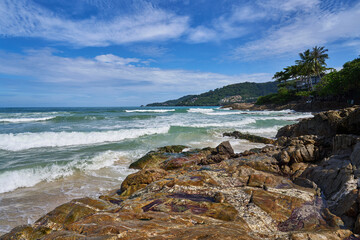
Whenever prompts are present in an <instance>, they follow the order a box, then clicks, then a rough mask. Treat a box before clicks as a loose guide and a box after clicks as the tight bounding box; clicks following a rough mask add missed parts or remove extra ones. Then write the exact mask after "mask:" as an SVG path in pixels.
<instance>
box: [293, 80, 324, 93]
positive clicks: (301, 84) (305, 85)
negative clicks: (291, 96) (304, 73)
mask: <svg viewBox="0 0 360 240" xmlns="http://www.w3.org/2000/svg"><path fill="white" fill-rule="evenodd" d="M320 80H321V78H320V77H319V76H311V77H310V81H308V80H307V79H299V80H297V81H296V90H298V91H303V90H308V89H310V87H311V84H312V86H313V87H314V86H315V85H316V84H318V83H319V82H320ZM310 83H311V84H310Z"/></svg>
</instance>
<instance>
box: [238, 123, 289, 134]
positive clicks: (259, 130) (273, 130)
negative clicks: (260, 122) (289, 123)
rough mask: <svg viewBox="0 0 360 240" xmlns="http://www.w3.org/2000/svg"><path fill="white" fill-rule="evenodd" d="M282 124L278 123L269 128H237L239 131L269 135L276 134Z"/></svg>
mask: <svg viewBox="0 0 360 240" xmlns="http://www.w3.org/2000/svg"><path fill="white" fill-rule="evenodd" d="M281 127H282V126H279V125H276V126H273V127H267V128H240V129H237V131H240V132H242V133H251V134H256V135H260V136H263V135H266V136H269V134H274V136H275V134H276V133H277V131H278V130H279V129H280V128H281Z"/></svg>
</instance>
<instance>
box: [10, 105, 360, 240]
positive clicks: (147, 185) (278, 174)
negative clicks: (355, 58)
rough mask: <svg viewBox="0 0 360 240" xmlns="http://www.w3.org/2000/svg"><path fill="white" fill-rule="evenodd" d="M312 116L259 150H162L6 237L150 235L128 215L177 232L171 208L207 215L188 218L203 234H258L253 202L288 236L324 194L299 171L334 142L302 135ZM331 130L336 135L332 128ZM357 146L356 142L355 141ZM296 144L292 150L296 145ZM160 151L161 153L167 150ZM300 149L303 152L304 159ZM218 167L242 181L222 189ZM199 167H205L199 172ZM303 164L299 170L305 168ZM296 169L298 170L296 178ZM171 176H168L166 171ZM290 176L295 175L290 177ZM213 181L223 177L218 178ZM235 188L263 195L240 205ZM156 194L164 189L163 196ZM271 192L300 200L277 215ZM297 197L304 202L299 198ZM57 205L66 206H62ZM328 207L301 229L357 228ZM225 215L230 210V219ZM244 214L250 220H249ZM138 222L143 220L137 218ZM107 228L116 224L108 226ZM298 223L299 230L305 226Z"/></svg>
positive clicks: (325, 233) (257, 211) (190, 214)
mask: <svg viewBox="0 0 360 240" xmlns="http://www.w3.org/2000/svg"><path fill="white" fill-rule="evenodd" d="M354 109H355V110H354ZM354 109H353V112H354V111H355V112H356V114H357V112H359V111H358V110H356V109H357V108H354ZM349 111H350V110H349ZM333 112H334V111H333ZM351 114H352V113H350V115H351ZM318 115H319V114H318ZM318 115H316V116H315V117H314V118H312V119H317V121H320V120H321V121H325V120H326V118H324V117H323V116H322V115H321V116H320V117H318ZM319 118H320V120H319ZM340 118H341V117H340ZM328 119H330V118H328ZM326 121H327V120H326ZM309 122H311V119H310V120H309V119H305V120H302V121H301V122H300V123H297V124H294V125H290V126H286V127H283V128H282V129H281V130H280V131H279V132H278V136H277V137H278V140H277V141H276V143H275V144H274V146H273V147H271V146H268V147H264V148H261V149H259V150H250V151H246V152H243V153H240V154H235V153H234V152H233V150H232V148H231V146H230V147H229V146H228V145H227V144H226V143H223V144H220V145H219V146H218V147H217V148H215V149H205V150H204V149H203V150H197V151H195V152H189V153H182V152H171V151H170V152H165V156H166V157H167V158H165V161H166V164H165V165H164V163H163V162H164V158H160V159H161V162H159V163H156V164H154V162H153V163H152V165H151V168H147V167H146V168H145V169H143V170H140V171H139V172H137V173H134V174H130V175H129V176H128V177H127V178H126V179H125V181H124V182H125V183H126V184H125V185H126V186H125V185H124V182H123V184H122V186H121V189H120V191H119V189H116V190H117V192H116V190H113V191H112V194H108V195H104V196H101V197H100V198H99V199H90V198H85V199H82V200H81V199H80V200H79V199H78V200H76V199H75V200H72V201H71V202H70V203H66V204H64V205H61V206H59V207H57V208H56V209H55V210H53V211H51V212H50V213H48V214H47V215H45V216H43V217H42V218H40V220H38V221H37V222H36V223H35V224H33V225H32V226H26V227H24V226H23V227H17V228H15V229H13V230H12V232H10V233H8V234H6V235H4V236H3V237H4V239H8V237H14V236H15V237H16V236H17V237H19V236H23V237H25V239H26V237H30V236H31V237H33V236H39V237H43V239H53V238H52V237H55V236H57V237H60V238H61V239H64V238H65V239H66V238H70V237H78V238H77V239H82V238H83V237H86V236H102V237H109V239H110V238H111V237H119V238H120V239H131V236H132V237H145V235H141V236H140V235H136V234H135V233H134V232H132V231H128V230H120V229H123V227H125V228H126V225H127V224H128V223H129V221H132V222H133V223H134V224H135V228H136V229H138V230H142V231H145V234H146V233H147V234H150V233H153V232H156V233H157V234H158V236H159V237H160V236H165V235H166V234H168V235H166V236H172V235H171V234H172V231H174V230H172V229H173V228H174V227H179V226H182V225H181V224H184V223H183V222H178V221H175V222H172V224H173V225H172V226H168V225H169V224H167V223H166V222H163V221H164V219H162V218H164V217H165V218H166V219H167V217H166V216H170V217H171V219H173V218H177V217H181V218H187V219H188V221H189V224H190V222H192V221H203V222H206V223H205V225H206V226H204V228H203V229H201V228H200V229H199V228H198V227H196V224H195V225H193V224H192V225H191V224H190V225H191V228H193V230H194V231H195V232H196V231H197V232H199V234H200V233H201V234H205V232H211V231H213V230H214V226H216V225H218V224H225V225H223V226H224V227H226V228H227V230H228V232H219V231H216V234H218V236H227V237H229V236H232V237H234V236H239V235H237V234H239V231H240V232H242V234H246V235H244V236H248V237H254V236H257V234H265V233H264V232H261V231H260V230H259V229H258V230H256V229H257V228H259V226H261V223H259V224H258V225H259V226H257V225H256V224H255V225H251V221H253V220H255V219H256V217H255V219H251V218H250V219H247V218H246V217H245V216H243V215H242V216H240V215H239V210H240V209H242V210H244V207H245V209H248V210H247V211H248V213H251V212H252V211H253V212H254V213H255V215H256V214H257V215H258V216H257V217H260V216H263V217H264V216H266V219H268V220H269V221H275V222H278V224H277V225H276V224H275V225H274V226H271V227H273V228H274V229H276V233H273V235H271V234H270V235H268V236H269V237H270V238H271V237H275V236H278V237H289V236H290V235H291V236H292V235H294V234H295V235H296V234H298V233H295V232H294V229H293V230H292V228H291V227H290V228H289V227H288V224H290V223H289V222H287V221H290V220H289V219H291V216H292V214H293V213H294V211H295V212H296V211H299V209H302V208H303V207H304V206H307V204H308V202H309V201H310V202H312V201H315V199H319V198H321V197H320V195H318V191H319V189H322V186H321V187H318V186H317V184H318V183H315V185H316V187H314V185H313V184H312V183H314V182H313V181H312V180H309V178H310V177H309V178H307V179H306V180H304V179H299V176H300V175H301V174H302V173H303V172H304V171H305V169H302V168H304V165H305V166H310V165H306V164H307V163H311V164H313V163H314V161H315V162H316V163H317V164H319V163H318V161H320V158H323V157H324V154H325V155H326V154H329V150H324V151H325V152H321V151H323V149H322V150H320V147H321V146H325V143H323V142H321V141H322V140H321V141H320V140H319V139H318V138H317V137H306V138H304V137H303V136H304V135H306V134H304V132H300V133H299V130H296V126H301V125H304V126H305V125H306V126H307V128H309V129H310V127H311V124H309ZM305 123H307V124H305ZM356 124H357V123H356ZM356 124H355V126H357V125H356ZM330 126H331V125H330ZM298 128H299V127H298ZM302 128H304V127H300V129H302ZM324 129H326V127H324ZM312 131H313V130H312ZM335 132H336V130H335ZM285 133H289V135H287V136H285V135H286V134H285ZM299 134H301V135H299ZM321 134H322V133H321ZM321 134H320V132H319V133H318V134H317V136H323V135H321ZM281 135H282V136H281ZM296 135H298V136H296ZM326 137H327V138H330V137H329V136H326ZM285 138H286V139H285ZM291 138H296V140H291V141H292V142H291V141H290V142H289V139H291ZM343 138H346V137H343ZM346 139H347V138H346ZM294 141H295V142H294ZM338 141H344V140H338ZM352 141H353V142H355V143H356V141H358V140H356V139H355V140H354V139H353V140H352ZM294 144H295V145H294ZM333 147H334V146H333ZM343 147H344V146H343ZM346 147H347V148H349V146H345V148H346ZM353 147H354V143H352V145H351V146H350V148H353ZM303 148H304V149H303ZM292 150H294V151H293V152H292ZM338 150H339V149H338ZM341 150H344V149H341ZM326 151H327V152H326ZM339 151H340V150H339ZM285 152H286V153H285ZM311 152H312V153H311ZM161 154H163V153H161ZM161 154H160V155H159V156H161ZM172 154H175V155H172ZM184 154H185V155H184ZM299 154H300V155H299ZM169 156H170V158H169ZM299 156H300V158H301V159H299ZM150 159H151V160H152V161H153V160H154V158H150ZM294 161H295V163H298V162H300V163H301V164H300V165H301V166H299V167H300V168H299V167H298V169H296V171H294V168H295V166H293V165H294V164H293V163H294ZM290 163H291V164H292V165H291V164H290ZM159 164H160V165H159ZM161 164H162V165H161ZM298 165H299V164H298ZM230 166H236V167H235V168H236V169H238V170H237V171H241V172H243V173H244V171H245V172H247V174H248V175H247V176H248V178H247V180H246V179H242V178H241V175H239V176H238V175H236V174H235V175H234V173H233V171H234V170H233V167H230ZM224 169H225V170H224ZM219 170H220V172H223V174H225V175H229V174H230V175H229V176H228V177H227V178H229V177H230V178H229V179H231V178H234V180H235V181H240V182H239V184H240V185H236V186H235V185H234V186H231V187H227V186H226V185H223V188H224V189H223V190H224V191H222V190H220V189H222V187H220V188H219V186H222V184H225V182H226V181H228V180H226V179H227V178H226V177H225V178H224V179H223V176H221V174H220V175H218V174H215V173H216V172H218V171H219ZM194 171H195V172H198V173H199V175H197V174H195V175H193V173H194ZM249 171H250V172H249ZM299 171H301V173H300V172H299ZM214 174H215V175H214ZM299 174H300V175H299ZM233 175H234V176H233ZM245 175H246V174H245ZM294 175H299V176H297V177H295V178H294V179H292V178H293V176H294ZM165 176H166V178H164V177H165ZM231 176H232V177H231ZM289 176H291V177H290V178H289ZM168 178H169V179H173V180H171V181H170V182H169V181H168V180H166V179H168ZM259 178H260V179H259ZM186 179H188V180H186ZM251 179H253V180H251ZM273 179H275V180H273ZM225 180H226V181H225ZM245 180H246V181H245ZM291 180H292V181H291ZM294 180H295V181H294ZM307 180H309V181H307ZM194 181H195V182H194ZM212 181H214V182H212ZM223 181H225V182H223ZM244 181H245V182H244ZM249 181H250V182H249ZM254 181H255V182H254ZM259 181H260V182H259ZM269 181H270V182H269ZM273 181H275V182H273ZM279 181H280V182H283V181H286V182H287V184H288V185H289V186H290V185H291V188H289V187H286V186H285V187H284V186H282V187H279V186H280V185H278V183H279ZM289 181H290V182H289ZM193 182H194V183H193ZM215 182H216V183H217V184H215ZM252 182H253V183H252ZM194 184H195V185H194ZM209 184H210V185H209ZM276 184H277V185H276ZM319 185H321V184H319ZM160 186H162V187H161V188H160V192H158V191H159V187H160ZM309 186H311V187H309ZM164 187H165V188H164ZM156 189H158V190H156ZM161 189H163V190H164V191H165V192H163V190H161ZM191 189H192V190H191ZM294 190H296V191H297V192H298V194H300V195H301V197H297V196H296V195H293V194H294V193H293V191H294ZM233 191H240V192H243V194H244V196H243V201H245V200H246V199H248V197H247V196H248V195H249V193H251V194H250V197H251V196H253V198H254V196H255V195H256V196H257V197H258V198H259V199H258V198H256V199H255V200H254V199H253V200H251V198H250V199H248V203H247V204H245V206H241V207H240V208H239V206H238V204H239V203H237V202H238V200H237V199H233V198H232V197H231V196H230V195H229V193H230V192H233ZM154 194H155V195H154ZM158 194H160V195H159V196H158ZM254 194H255V195H254ZM264 194H265V195H264ZM268 194H270V195H271V196H272V197H275V199H277V197H284V196H288V197H290V198H289V199H287V201H290V202H291V203H294V204H295V202H296V203H297V204H295V205H296V207H295V205H294V208H293V207H291V208H290V209H288V210H287V211H285V212H282V211H280V212H279V215H281V217H279V216H273V215H272V214H271V213H270V212H267V210H266V209H267V207H266V206H267V204H270V203H268V202H263V200H261V199H263V197H264V196H268ZM347 194H348V193H347ZM345 195H346V194H345ZM155 196H156V197H155ZM154 197H155V199H158V200H155V202H154V201H152V202H151V199H154ZM268 197H269V196H268ZM136 199H138V200H139V201H140V203H139V204H140V205H139V204H137V203H136V201H137V200H136ZM301 199H302V200H301ZM260 200H261V201H260ZM305 200H306V201H305ZM149 201H150V202H149ZM254 201H255V202H254ZM299 201H300V202H301V203H298V202H299ZM316 201H317V200H316ZM245 202H246V201H245ZM144 204H145V205H144ZM277 204H279V206H278V207H281V204H280V203H277ZM299 204H300V205H299ZM304 204H305V205H304ZM313 204H315V202H313ZM253 205H254V206H253ZM80 206H82V207H80ZM276 206H277V205H276ZM79 207H80V209H78V210H79V211H80V212H78V213H76V215H74V212H73V211H74V210H75V208H79ZM254 207H255V209H254ZM212 208H214V209H215V210H214V211H210V209H212ZM59 209H62V210H61V211H60V212H59ZM89 209H92V211H90V210H89ZM125 209H127V210H125ZM325 209H327V208H324V207H322V205H321V204H320V203H319V205H316V209H313V210H314V214H319V215H318V216H322V217H317V218H316V219H317V221H318V222H319V223H318V224H320V225H319V226H321V228H319V229H322V231H323V232H322V233H316V232H317V231H318V230H316V229H317V228H316V227H315V228H314V227H313V226H312V227H309V226H307V225H306V224H305V225H304V226H306V227H305V228H304V229H303V230H302V231H300V232H302V233H301V234H315V233H316V234H320V235H322V236H331V235H333V234H337V235H339V234H340V235H341V236H345V235H346V236H351V235H352V232H351V231H350V230H340V228H342V227H341V226H343V225H344V224H345V223H344V222H342V223H341V221H342V220H341V219H340V218H339V216H336V215H334V214H333V213H331V212H328V210H325ZM63 211H65V212H63ZM114 211H115V212H117V214H115V215H114ZM209 211H210V212H209ZM264 211H265V212H264ZM289 211H290V212H289ZM160 213H161V214H160ZM64 214H65V215H64ZM79 214H80V215H79ZM104 214H105V215H106V216H109V217H110V216H111V218H117V217H120V218H121V219H123V221H125V222H124V223H123V224H124V225H123V226H120V225H121V224H120V225H119V224H118V223H117V224H115V222H112V221H115V219H113V220H109V222H107V223H106V224H105V223H104V224H103V223H102V222H101V221H100V219H98V218H97V216H98V215H104ZM122 214H125V215H126V214H130V215H129V216H128V217H127V218H124V216H125V215H122ZM159 214H160V215H161V216H160V215H159ZM164 214H165V215H164ZM264 214H265V215H264ZM269 214H270V215H269ZM289 214H290V215H289ZM120 215H121V216H122V217H121V216H120ZM222 215H224V216H226V217H225V219H224V217H223V216H222ZM64 217H65V219H64ZM139 217H140V218H139ZM286 217H287V218H288V220H286ZM68 218H70V219H72V220H71V221H67V220H66V219H68ZM74 218H75V220H74ZM142 218H144V219H149V220H146V221H150V222H151V221H152V220H154V222H157V224H160V223H161V224H163V225H164V226H167V227H165V228H167V230H166V231H162V230H161V229H162V228H164V227H160V226H162V225H161V224H160V225H157V226H158V227H157V228H151V229H150V228H149V229H147V228H145V229H144V228H142V226H141V224H143V223H144V220H141V219H142ZM240 218H241V221H240ZM244 218H245V219H244ZM279 219H280V220H281V221H280V220H279ZM68 220H69V219H68ZM310 220H311V221H314V219H304V223H306V221H310ZM64 221H65V222H64ZM89 221H90V222H94V223H95V222H96V223H97V224H98V225H99V226H98V227H91V228H90V229H88V230H87V232H86V231H85V233H84V232H82V231H83V230H81V231H80V229H81V228H80V226H85V225H84V224H87V223H90V222H89ZM99 221H100V222H99ZM244 221H245V223H246V224H245V223H244ZM136 222H138V223H137V224H136ZM240 222H241V223H242V224H243V225H247V227H249V229H248V230H246V229H244V228H243V227H240V230H238V231H237V233H236V234H235V232H234V229H235V227H236V228H239V224H240ZM285 222H286V224H285ZM281 223H282V224H281ZM335 223H336V224H335ZM284 224H285V225H284ZM292 224H293V223H292ZM341 224H343V225H341ZM170 225H171V224H170ZM110 226H111V227H110ZM285 226H286V227H285ZM99 228H101V229H102V230H101V231H100V229H99ZM103 228H106V229H108V230H106V231H105V230H104V229H103ZM109 228H110V229H112V230H109ZM163 230H164V229H163ZM79 231H80V232H79ZM248 231H250V233H251V234H250V235H248ZM296 231H297V232H299V229H298V230H296ZM84 234H85V235H84ZM169 234H170V235H169ZM181 234H183V235H181V236H183V237H184V239H185V238H186V237H189V236H190V235H189V234H195V233H194V232H193V233H190V232H188V233H185V232H182V233H181ZM234 234H235V235H234ZM267 234H269V233H267ZM289 234H290V235H289ZM328 234H329V235H328ZM320 235H319V236H320ZM340 235H339V236H340ZM146 236H147V235H146ZM174 236H175V235H174ZM191 236H192V235H191ZM194 236H195V235H194ZM49 237H51V238H49ZM60 238H59V239H60ZM14 239H19V238H14ZM28 239H31V238H28ZM244 239H247V238H244ZM248 239H251V238H248ZM284 239H285V238H284ZM339 239H340V238H339Z"/></svg>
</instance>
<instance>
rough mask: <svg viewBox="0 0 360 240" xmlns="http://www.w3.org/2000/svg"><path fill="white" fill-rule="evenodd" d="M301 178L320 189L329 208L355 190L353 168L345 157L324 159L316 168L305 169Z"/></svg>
mask: <svg viewBox="0 0 360 240" xmlns="http://www.w3.org/2000/svg"><path fill="white" fill-rule="evenodd" d="M302 177H305V178H307V179H310V180H312V181H314V182H315V183H316V184H317V185H318V186H319V187H320V188H321V189H322V191H323V193H324V195H325V197H326V198H327V199H328V200H329V201H328V202H329V205H330V207H331V206H332V205H336V204H337V203H338V201H339V200H340V199H341V198H342V197H343V196H345V195H346V194H348V193H349V192H350V191H352V190H353V189H356V188H357V180H356V179H355V178H354V175H353V166H352V165H351V163H350V161H349V159H348V158H347V157H346V156H333V157H331V158H329V159H325V160H324V161H322V162H321V163H320V164H319V165H318V166H314V167H310V168H307V169H306V170H305V171H304V172H303V174H302Z"/></svg>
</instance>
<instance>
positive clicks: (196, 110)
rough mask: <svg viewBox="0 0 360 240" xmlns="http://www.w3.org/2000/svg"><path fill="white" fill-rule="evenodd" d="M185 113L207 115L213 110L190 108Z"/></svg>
mask: <svg viewBox="0 0 360 240" xmlns="http://www.w3.org/2000/svg"><path fill="white" fill-rule="evenodd" d="M187 111H188V112H190V113H209V112H213V111H214V109H212V108H190V109H188V110H187Z"/></svg>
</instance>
